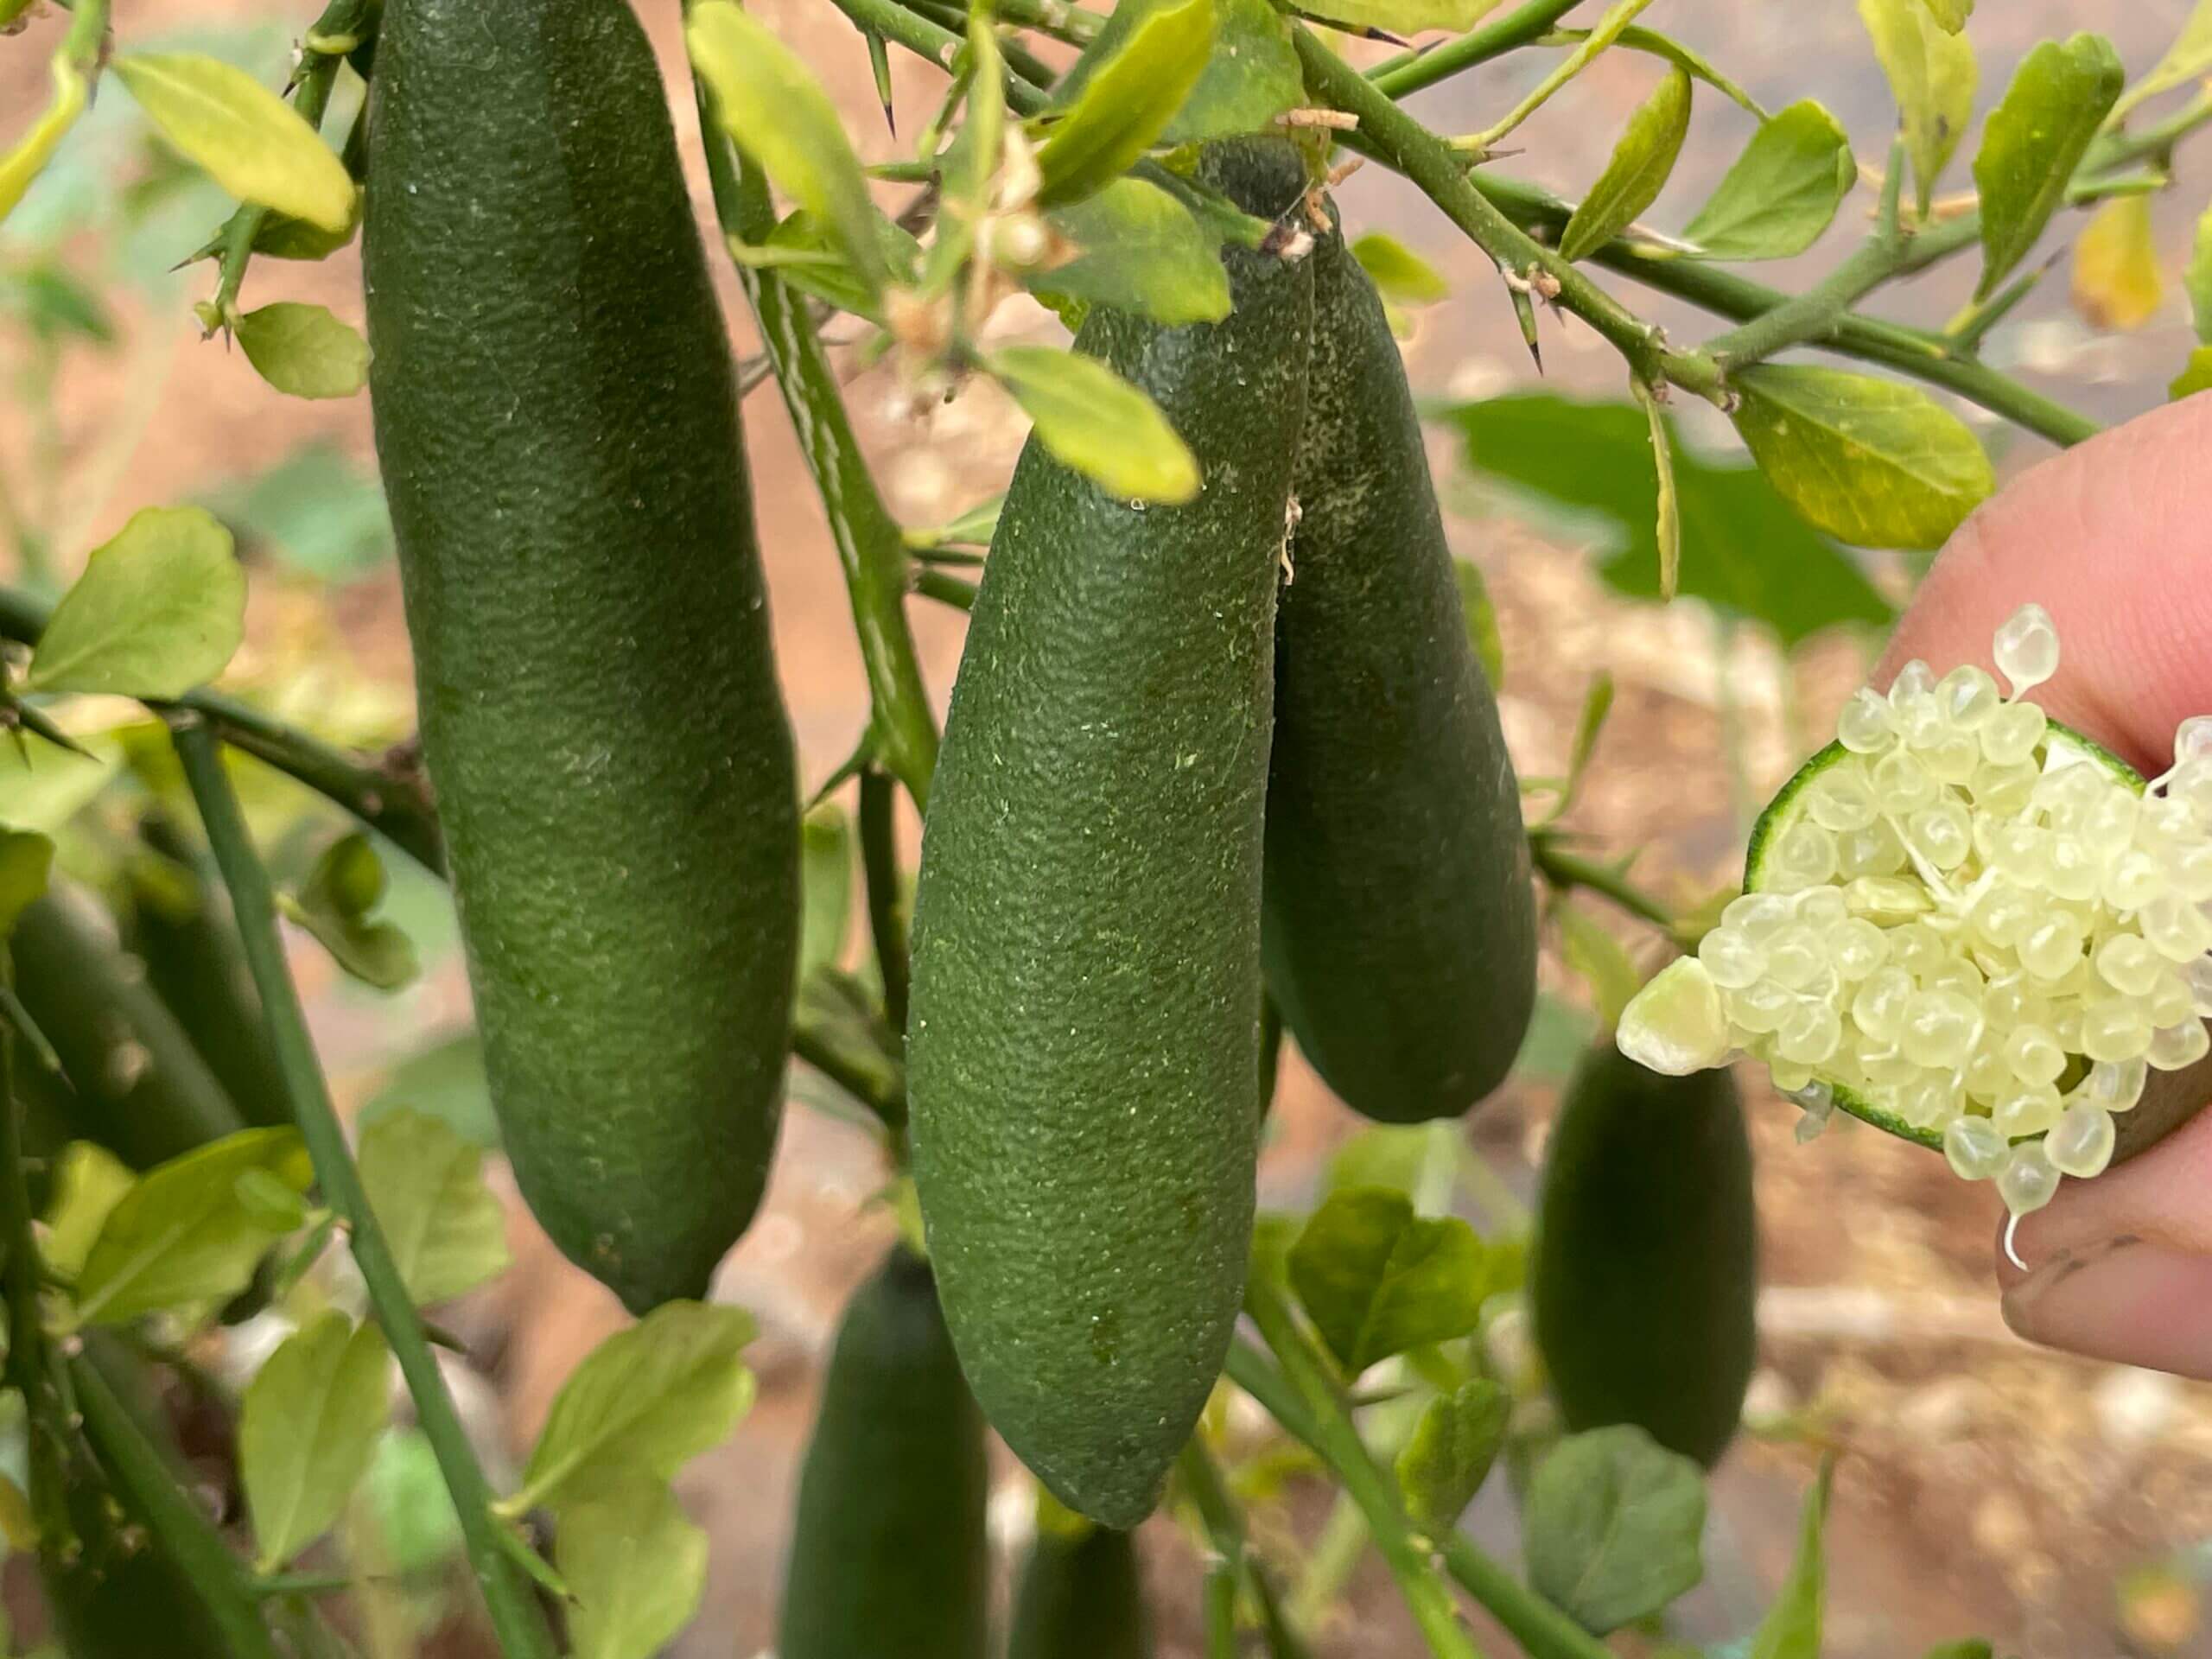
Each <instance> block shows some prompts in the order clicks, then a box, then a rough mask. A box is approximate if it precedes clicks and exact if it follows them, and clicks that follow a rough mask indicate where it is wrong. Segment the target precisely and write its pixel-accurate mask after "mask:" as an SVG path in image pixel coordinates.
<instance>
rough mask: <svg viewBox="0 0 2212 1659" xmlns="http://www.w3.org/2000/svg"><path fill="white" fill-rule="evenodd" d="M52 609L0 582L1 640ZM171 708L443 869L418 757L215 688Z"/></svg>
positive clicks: (37, 626)
mask: <svg viewBox="0 0 2212 1659" xmlns="http://www.w3.org/2000/svg"><path fill="white" fill-rule="evenodd" d="M53 609H54V607H52V606H51V605H49V604H48V603H47V602H46V601H44V600H41V599H38V598H35V596H33V595H32V594H29V593H27V592H25V591H24V590H23V589H22V588H8V587H0V639H13V640H15V641H16V642H17V643H19V644H22V645H36V644H37V643H38V637H39V635H40V634H41V633H43V632H45V631H46V624H47V619H48V617H49V616H51V615H52V614H53ZM175 707H177V708H180V709H190V710H191V711H192V712H193V713H194V714H196V715H200V716H201V717H203V718H204V719H206V720H207V721H209V722H211V723H212V724H213V726H214V728H215V731H216V734H217V735H218V736H219V737H220V738H221V739H222V740H223V741H225V742H226V743H227V744H229V745H230V746H231V747H232V748H235V749H241V750H244V751H245V753H248V754H250V755H251V756H253V757H254V759H256V760H264V761H266V762H268V763H269V765H270V766H274V767H276V768H277V770H278V771H279V772H288V773H289V774H290V775H291V776H292V777H294V778H296V779H298V780H299V781H300V782H301V783H303V784H305V785H307V786H308V788H309V789H312V790H314V791H316V792H317V793H318V794H321V795H324V796H327V797H328V798H330V799H331V800H332V801H334V802H335V803H337V804H339V805H340V806H342V807H344V808H345V809H346V810H347V811H348V812H351V813H352V814H353V816H354V817H357V818H359V819H360V820H361V822H362V823H365V824H367V825H368V826H369V827H370V828H371V829H375V830H376V831H378V833H379V834H381V835H383V836H387V837H388V838H390V840H391V842H392V843H393V844H394V845H396V846H397V847H398V848H399V849H401V850H402V851H403V852H404V853H406V854H407V855H409V856H410V858H412V859H414V860H415V861H416V862H417V863H419V864H420V865H422V866H423V868H424V869H426V870H429V872H430V873H431V874H434V875H436V874H443V873H444V871H445V851H444V846H443V843H442V841H441V840H440V837H439V834H438V815H437V810H436V808H435V807H434V806H433V805H432V804H431V803H430V797H429V789H428V787H427V786H426V785H425V784H424V781H423V777H422V773H421V771H420V767H419V763H417V762H416V761H415V760H411V759H402V758H400V757H399V756H397V754H395V756H393V757H392V758H389V759H386V760H374V759H371V758H370V757H368V756H365V755H361V754H357V753H352V752H350V751H347V750H345V749H340V748H337V747H333V746H332V745H330V744H327V743H325V742H323V741H321V739H319V738H314V737H309V736H308V734H306V733H305V732H302V731H300V730H299V729H298V728H296V727H292V726H288V725H286V724H285V723H284V722H283V721H281V720H278V719H277V718H275V717H274V716H273V715H267V714H264V713H263V712H262V711H261V710H260V709H255V708H252V707H251V706H249V705H247V704H245V703H243V702H238V700H237V699H236V698H234V697H226V696H223V695H222V694H221V693H220V692H216V691H190V692H187V693H186V694H185V695H184V696H182V697H181V698H179V699H178V700H177V702H176V704H175Z"/></svg>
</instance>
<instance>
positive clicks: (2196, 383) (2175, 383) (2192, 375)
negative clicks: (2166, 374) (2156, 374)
mask: <svg viewBox="0 0 2212 1659" xmlns="http://www.w3.org/2000/svg"><path fill="white" fill-rule="evenodd" d="M2208 387H2212V346H2198V347H2197V348H2196V350H2195V351H2193V352H2191V353H2190V354H2189V363H2188V365H2187V366H2186V367H2184V368H2183V370H2182V372H2180V373H2179V374H2177V375H2176V376H2175V377H2174V378H2173V379H2172V381H2171V383H2170V384H2169V385H2167V387H2166V396H2167V397H2170V398H2172V399H2174V400H2176V401H2178V400H2180V399H2181V398H2183V397H2191V396H2194V395H2195V394H2196V393H2197V392H2200V391H2205V390H2206V389H2207V388H2208Z"/></svg>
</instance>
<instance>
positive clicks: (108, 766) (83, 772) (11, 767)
mask: <svg viewBox="0 0 2212 1659" xmlns="http://www.w3.org/2000/svg"><path fill="white" fill-rule="evenodd" d="M77 741H78V742H79V744H80V745H81V746H82V747H84V748H85V750H86V753H83V754H79V753H76V752H75V751H74V750H71V749H65V748H60V747H57V746H56V745H54V744H52V743H49V742H48V741H46V740H45V739H44V738H41V737H34V736H31V735H30V734H28V733H26V734H24V735H23V740H22V742H21V743H20V744H16V743H0V801H5V802H6V803H7V814H8V823H9V824H10V827H11V828H13V829H35V830H37V831H38V832H39V833H41V835H49V836H50V835H52V834H54V832H55V831H56V830H58V829H61V828H62V827H63V826H65V825H66V824H67V823H69V821H70V820H71V819H72V818H73V817H76V816H77V814H78V813H79V812H81V811H83V810H85V808H86V807H87V806H89V805H90V804H92V802H93V801H95V800H97V799H99V796H100V792H101V791H103V790H104V789H105V788H106V787H107V785H108V782H109V780H110V779H112V778H113V777H114V776H115V775H116V774H117V773H118V772H121V771H122V770H123V765H124V760H123V745H122V743H121V742H120V741H118V740H117V739H116V738H115V737H114V736H112V735H111V734H105V733H102V734H97V735H93V736H89V737H79V738H78V740H77Z"/></svg>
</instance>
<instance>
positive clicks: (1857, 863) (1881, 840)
mask: <svg viewBox="0 0 2212 1659" xmlns="http://www.w3.org/2000/svg"><path fill="white" fill-rule="evenodd" d="M1835 847H1836V869H1837V872H1838V873H1839V874H1840V875H1841V876H1842V877H1843V878H1844V880H1847V881H1848V880H1853V879H1854V878H1856V877H1858V876H1862V875H1895V874H1897V872H1898V871H1899V870H1901V869H1903V868H1904V867H1905V863H1906V859H1905V851H1904V841H1903V840H1902V839H1901V838H1900V837H1899V836H1898V835H1897V827H1896V826H1895V825H1894V824H1892V823H1890V822H1889V820H1888V819H1886V818H1878V819H1876V820H1875V821H1874V822H1873V823H1870V824H1868V825H1867V826H1866V828H1865V829H1851V830H1847V831H1845V832H1844V833H1843V834H1842V835H1840V836H1837V837H1836V843H1835Z"/></svg>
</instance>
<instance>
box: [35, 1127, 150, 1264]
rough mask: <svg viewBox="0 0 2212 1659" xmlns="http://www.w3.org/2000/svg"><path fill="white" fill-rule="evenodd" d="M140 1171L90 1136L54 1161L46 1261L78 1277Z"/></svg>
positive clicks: (44, 1247) (44, 1251)
mask: <svg viewBox="0 0 2212 1659" xmlns="http://www.w3.org/2000/svg"><path fill="white" fill-rule="evenodd" d="M137 1179H138V1178H137V1175H135V1174H133V1173H131V1171H130V1166H128V1165H126V1164H125V1163H124V1161H123V1160H121V1159H120V1158H118V1157H117V1156H116V1155H115V1154H113V1153H111V1152H110V1151H109V1150H108V1149H107V1148H106V1147H102V1146H96V1145H94V1144H93V1143H92V1141H71V1142H70V1143H69V1144H68V1145H67V1147H63V1148H62V1150H61V1156H60V1158H59V1159H58V1160H55V1162H54V1179H53V1184H52V1186H51V1188H50V1190H49V1191H48V1194H47V1199H46V1214H45V1215H44V1217H41V1219H42V1220H43V1221H44V1222H45V1224H46V1236H45V1237H44V1239H43V1240H41V1249H40V1251H39V1254H40V1255H41V1256H42V1257H43V1258H44V1259H45V1262H46V1265H47V1266H48V1267H49V1268H53V1269H54V1272H56V1273H58V1274H62V1275H64V1276H65V1277H67V1278H71V1279H73V1278H75V1277H76V1276H77V1275H78V1274H79V1273H81V1272H83V1271H84V1267H85V1258H86V1256H88V1255H91V1254H92V1243H93V1241H94V1240H95V1239H97V1238H99V1236H100V1229H101V1228H103V1227H105V1225H107V1218H108V1217H109V1216H111V1214H113V1213H114V1211H115V1206H116V1205H118V1204H120V1203H122V1202H123V1195H124V1193H126V1192H129V1191H130V1189H131V1187H132V1186H133V1185H136V1184H137Z"/></svg>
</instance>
